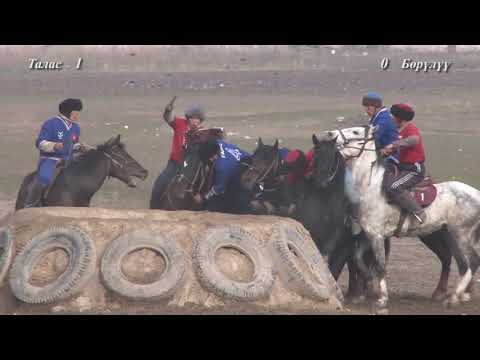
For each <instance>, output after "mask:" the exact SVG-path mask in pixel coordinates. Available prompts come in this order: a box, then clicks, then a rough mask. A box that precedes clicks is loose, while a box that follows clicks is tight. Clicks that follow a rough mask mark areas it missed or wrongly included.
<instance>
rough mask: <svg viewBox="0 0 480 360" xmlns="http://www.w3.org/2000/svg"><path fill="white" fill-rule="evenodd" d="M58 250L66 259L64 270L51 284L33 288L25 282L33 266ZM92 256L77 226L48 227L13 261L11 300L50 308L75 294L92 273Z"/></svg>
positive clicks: (91, 247) (88, 242) (89, 244)
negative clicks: (47, 305) (63, 253)
mask: <svg viewBox="0 0 480 360" xmlns="http://www.w3.org/2000/svg"><path fill="white" fill-rule="evenodd" d="M54 249H62V250H64V251H65V252H66V253H67V254H68V255H69V262H68V266H67V268H66V270H65V271H64V272H63V273H62V274H61V275H60V276H59V277H58V278H57V279H56V280H55V281H53V282H52V283H50V284H48V285H46V286H44V287H37V286H33V285H31V284H30V283H29V282H28V280H29V279H30V275H31V273H32V271H33V268H34V267H35V265H36V263H37V262H38V261H39V260H40V259H41V258H42V257H43V256H44V255H45V254H47V253H48V252H50V251H52V250H54ZM95 262H96V252H95V246H94V244H93V242H92V240H91V239H90V237H89V236H88V235H87V234H86V233H85V232H84V231H83V230H82V229H81V228H79V227H77V226H51V227H49V228H48V229H47V230H45V231H43V232H41V233H39V234H37V235H35V236H34V237H33V238H32V239H31V240H30V241H29V242H28V244H27V245H26V246H25V247H24V248H23V249H22V251H21V252H20V253H19V254H18V255H17V256H16V257H15V260H14V261H13V265H12V269H11V270H10V277H9V280H10V287H11V290H12V292H13V294H14V295H15V297H16V298H17V299H19V300H21V301H23V302H26V303H29V304H50V303H54V302H58V301H60V300H65V299H68V298H70V297H72V296H74V295H76V294H78V293H79V292H80V291H81V290H82V289H83V288H84V287H85V285H86V284H87V282H88V281H89V280H90V278H91V277H92V275H93V274H94V272H95Z"/></svg>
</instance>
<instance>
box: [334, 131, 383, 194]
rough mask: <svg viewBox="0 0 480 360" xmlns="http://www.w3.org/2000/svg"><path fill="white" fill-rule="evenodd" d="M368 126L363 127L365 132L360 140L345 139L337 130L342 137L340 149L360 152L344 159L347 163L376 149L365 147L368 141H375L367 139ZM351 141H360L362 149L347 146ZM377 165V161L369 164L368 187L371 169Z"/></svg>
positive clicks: (373, 138) (372, 138) (371, 138)
mask: <svg viewBox="0 0 480 360" xmlns="http://www.w3.org/2000/svg"><path fill="white" fill-rule="evenodd" d="M369 128H370V127H369V126H368V125H367V126H364V131H365V135H364V137H363V138H360V139H347V138H346V137H345V135H344V134H343V132H342V130H341V129H338V132H339V134H340V136H341V137H342V139H343V144H342V147H343V148H344V149H356V150H360V151H359V153H358V154H357V155H353V156H349V157H345V156H343V154H342V156H343V157H344V159H345V161H348V160H351V159H357V158H359V157H360V156H361V155H362V154H363V152H364V151H374V152H375V151H376V149H366V148H365V147H366V146H367V143H369V142H370V141H375V137H373V136H372V137H370V138H369V137H368V136H367V135H368V130H369ZM352 140H355V141H362V140H363V143H362V147H361V148H359V147H356V146H348V144H349V143H350V142H351V141H352ZM376 163H377V160H374V161H373V162H372V163H371V166H370V176H369V178H368V185H370V183H371V180H372V171H373V167H374V166H375V164H376Z"/></svg>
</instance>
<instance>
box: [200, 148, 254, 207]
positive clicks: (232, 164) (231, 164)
mask: <svg viewBox="0 0 480 360" xmlns="http://www.w3.org/2000/svg"><path fill="white" fill-rule="evenodd" d="M199 154H200V158H201V160H202V161H203V162H210V163H213V166H214V180H213V186H212V188H211V189H210V190H209V191H208V192H207V193H206V194H205V195H201V194H197V195H195V201H196V202H197V203H199V204H201V203H204V204H205V207H206V209H207V210H209V211H217V212H231V213H239V214H245V213H248V212H249V211H250V193H249V192H248V191H246V190H245V189H243V188H242V186H241V184H240V175H241V169H242V168H241V167H242V164H241V162H242V161H243V160H244V159H246V158H247V157H250V154H249V153H248V152H246V151H244V150H242V149H240V148H239V147H238V146H236V145H233V144H228V143H226V142H224V141H221V140H210V141H208V142H205V143H203V144H201V145H200V148H199Z"/></svg>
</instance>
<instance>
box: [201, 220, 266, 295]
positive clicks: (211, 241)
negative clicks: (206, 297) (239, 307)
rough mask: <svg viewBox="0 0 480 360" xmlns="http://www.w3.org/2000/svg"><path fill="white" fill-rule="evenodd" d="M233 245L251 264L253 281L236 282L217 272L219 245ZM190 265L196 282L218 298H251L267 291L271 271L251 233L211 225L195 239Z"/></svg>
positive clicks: (231, 227) (240, 229)
mask: <svg viewBox="0 0 480 360" xmlns="http://www.w3.org/2000/svg"><path fill="white" fill-rule="evenodd" d="M223 247H225V248H233V249H235V250H238V251H240V252H241V253H243V254H244V255H245V256H247V257H248V258H249V260H250V261H251V262H252V264H253V267H254V274H253V280H252V281H249V282H240V281H235V280H232V279H229V278H228V277H227V276H225V275H224V274H222V272H221V271H219V269H218V267H217V265H216V263H215V254H216V252H217V250H218V249H220V248H223ZM193 264H194V267H195V270H196V274H197V277H198V280H199V282H200V284H201V285H202V286H203V287H204V288H205V289H206V290H208V291H211V292H213V293H214V294H216V295H217V296H219V297H221V298H227V299H230V300H239V301H254V300H258V299H261V298H265V297H267V296H268V295H269V294H270V291H271V289H272V287H273V282H274V276H275V275H274V270H273V265H272V264H271V262H270V260H269V258H268V257H267V256H265V255H264V254H263V253H262V252H261V250H260V249H259V243H258V241H255V240H254V237H253V235H251V234H250V233H248V232H247V231H245V230H244V229H242V228H239V227H236V226H229V227H215V228H211V229H209V230H207V231H206V233H204V234H203V235H202V236H200V237H199V238H197V239H196V241H195V244H194V250H193Z"/></svg>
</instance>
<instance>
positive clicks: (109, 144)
mask: <svg viewBox="0 0 480 360" xmlns="http://www.w3.org/2000/svg"><path fill="white" fill-rule="evenodd" d="M115 140H116V139H115V138H114V137H111V138H110V139H108V141H107V142H106V143H105V146H107V147H112V146H113V144H115Z"/></svg>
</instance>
